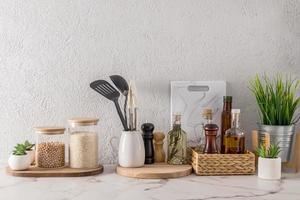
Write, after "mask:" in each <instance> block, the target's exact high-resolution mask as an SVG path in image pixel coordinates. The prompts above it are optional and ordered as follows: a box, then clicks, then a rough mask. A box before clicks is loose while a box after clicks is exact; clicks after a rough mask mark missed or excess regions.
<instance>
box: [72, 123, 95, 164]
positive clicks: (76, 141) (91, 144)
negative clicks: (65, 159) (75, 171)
mask: <svg viewBox="0 0 300 200" xmlns="http://www.w3.org/2000/svg"><path fill="white" fill-rule="evenodd" d="M98 121H99V119H97V118H73V119H70V120H69V125H70V128H69V133H70V138H69V162H70V163H69V164H70V167H71V168H96V167H98V166H99V163H98V162H99V161H98V160H99V156H98V133H97V124H98Z"/></svg>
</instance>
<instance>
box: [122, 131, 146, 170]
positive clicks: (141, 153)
mask: <svg viewBox="0 0 300 200" xmlns="http://www.w3.org/2000/svg"><path fill="white" fill-rule="evenodd" d="M144 162H145V147H144V141H143V137H142V134H141V133H140V132H138V131H123V132H122V135H121V139H120V143H119V165H120V166H121V167H142V166H144Z"/></svg>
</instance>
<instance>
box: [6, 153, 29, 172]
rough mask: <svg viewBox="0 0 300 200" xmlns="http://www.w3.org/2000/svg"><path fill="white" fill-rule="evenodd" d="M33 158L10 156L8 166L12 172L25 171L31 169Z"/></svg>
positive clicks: (27, 155)
mask: <svg viewBox="0 0 300 200" xmlns="http://www.w3.org/2000/svg"><path fill="white" fill-rule="evenodd" d="M30 164H31V157H30V156H29V154H26V155H21V156H17V155H10V157H9V159H8V165H9V167H10V168H11V169H12V170H25V169H28V168H29V167H30Z"/></svg>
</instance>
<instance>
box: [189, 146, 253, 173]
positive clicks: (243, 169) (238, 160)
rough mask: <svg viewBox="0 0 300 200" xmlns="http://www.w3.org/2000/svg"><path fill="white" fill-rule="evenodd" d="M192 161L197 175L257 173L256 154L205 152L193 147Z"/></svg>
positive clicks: (248, 152)
mask: <svg viewBox="0 0 300 200" xmlns="http://www.w3.org/2000/svg"><path fill="white" fill-rule="evenodd" d="M191 151H192V152H191V153H192V157H191V163H192V166H193V169H194V171H195V173H196V174H197V175H200V176H213V175H243V174H254V173H255V155H254V154H253V153H252V152H250V151H247V152H246V153H245V154H203V153H199V152H197V151H196V150H194V149H191Z"/></svg>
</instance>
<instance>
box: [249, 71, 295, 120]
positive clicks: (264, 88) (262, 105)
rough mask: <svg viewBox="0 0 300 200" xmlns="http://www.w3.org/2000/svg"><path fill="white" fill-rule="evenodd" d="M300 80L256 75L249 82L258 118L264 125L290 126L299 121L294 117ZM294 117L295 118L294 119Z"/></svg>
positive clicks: (288, 77)
mask: <svg viewBox="0 0 300 200" xmlns="http://www.w3.org/2000/svg"><path fill="white" fill-rule="evenodd" d="M299 85H300V80H299V79H298V80H296V79H294V80H293V79H292V78H291V76H286V77H285V78H283V75H282V74H277V75H276V76H274V77H272V78H269V77H268V76H266V74H264V75H262V76H259V75H258V74H257V75H256V76H255V77H254V78H253V79H252V80H250V82H249V89H250V91H251V92H252V93H253V95H254V97H255V99H256V101H257V105H258V108H259V117H260V120H261V123H262V124H265V125H291V124H294V123H296V122H298V120H299V119H300V116H299V115H295V113H296V112H297V109H298V108H299V107H300V97H296V94H297V89H298V87H299ZM294 116H296V117H295V118H294Z"/></svg>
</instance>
